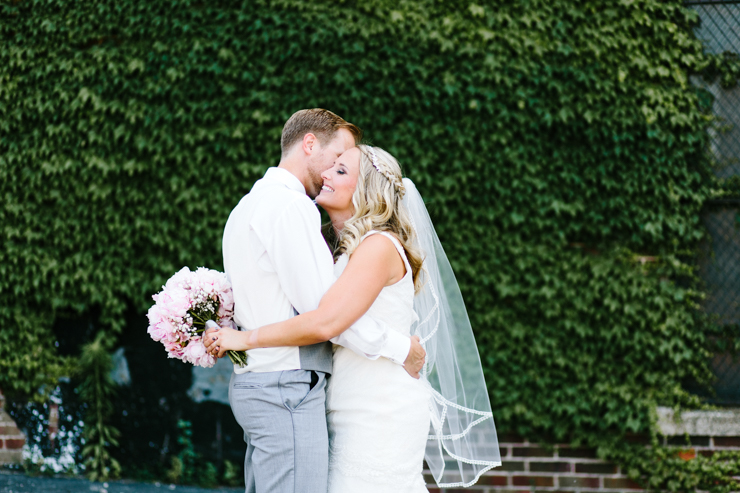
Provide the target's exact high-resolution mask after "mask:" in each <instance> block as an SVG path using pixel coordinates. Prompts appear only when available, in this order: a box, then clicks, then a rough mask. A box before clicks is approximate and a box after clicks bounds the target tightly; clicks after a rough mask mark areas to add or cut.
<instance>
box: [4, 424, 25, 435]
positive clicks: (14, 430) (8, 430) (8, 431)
mask: <svg viewBox="0 0 740 493" xmlns="http://www.w3.org/2000/svg"><path fill="white" fill-rule="evenodd" d="M20 433H21V432H20V431H19V430H18V427H17V426H12V425H11V426H8V425H4V426H0V435H20Z"/></svg>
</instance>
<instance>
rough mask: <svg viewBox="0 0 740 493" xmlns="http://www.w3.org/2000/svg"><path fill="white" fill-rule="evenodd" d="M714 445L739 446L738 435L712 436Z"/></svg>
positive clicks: (739, 438)
mask: <svg viewBox="0 0 740 493" xmlns="http://www.w3.org/2000/svg"><path fill="white" fill-rule="evenodd" d="M714 446H715V447H740V437H714Z"/></svg>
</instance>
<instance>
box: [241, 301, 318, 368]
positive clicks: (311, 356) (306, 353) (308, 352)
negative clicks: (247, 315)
mask: <svg viewBox="0 0 740 493" xmlns="http://www.w3.org/2000/svg"><path fill="white" fill-rule="evenodd" d="M293 314H294V315H293V316H295V315H298V312H297V311H296V309H295V308H293ZM238 329H239V330H244V329H242V328H241V327H238ZM298 355H299V357H300V359H301V370H313V371H321V372H324V373H326V374H331V370H332V365H331V363H332V355H333V352H332V348H331V342H329V341H326V342H319V343H317V344H311V345H310V346H300V347H299V348H298Z"/></svg>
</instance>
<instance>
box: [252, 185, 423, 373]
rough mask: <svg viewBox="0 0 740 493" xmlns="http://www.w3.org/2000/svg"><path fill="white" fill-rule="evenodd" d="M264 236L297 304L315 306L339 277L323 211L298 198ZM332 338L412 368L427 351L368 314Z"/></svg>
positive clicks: (300, 310)
mask: <svg viewBox="0 0 740 493" xmlns="http://www.w3.org/2000/svg"><path fill="white" fill-rule="evenodd" d="M257 233H258V235H259V234H260V233H261V232H260V231H257ZM264 236H265V237H269V238H270V241H269V242H267V243H265V246H266V248H267V250H268V255H269V256H270V258H271V259H272V260H273V266H274V268H275V270H276V272H277V275H278V278H279V279H280V284H281V286H282V287H283V290H284V291H285V294H286V296H287V297H288V299H289V300H290V302H291V303H292V304H293V307H294V308H295V309H296V311H297V312H298V313H306V312H308V311H311V310H315V309H316V308H317V307H318V306H319V303H320V301H321V298H322V296H323V295H324V293H326V292H327V291H328V290H329V288H330V287H331V286H332V284H334V281H335V278H334V261H333V259H332V255H331V252H330V251H329V249H328V247H327V246H326V242H325V241H324V238H323V236H322V235H321V215H320V214H319V211H318V210H317V209H316V208H315V206H314V205H313V204H311V203H310V202H308V201H304V200H300V199H297V200H295V201H294V202H293V203H291V204H290V205H289V206H288V207H286V208H285V210H284V211H283V212H282V213H281V215H280V216H279V217H278V220H277V221H276V223H275V224H274V225H271V231H270V233H269V234H265V235H264ZM376 296H377V293H376ZM373 299H374V298H373ZM363 314H364V312H363ZM317 342H318V341H317ZM332 342H334V343H335V344H339V345H342V346H344V347H347V348H348V349H351V350H352V351H354V352H356V353H357V354H360V355H361V356H365V357H366V358H369V359H377V358H378V357H385V358H387V359H389V360H391V361H393V362H395V363H397V364H401V365H402V364H404V363H405V362H407V360H409V361H408V363H409V364H411V365H412V366H411V369H412V371H413V368H414V367H415V366H418V360H419V358H420V356H421V355H422V354H425V353H424V350H423V348H421V346H420V345H419V344H418V342H417V341H412V340H411V339H410V338H409V337H406V336H404V335H402V334H400V333H398V332H396V331H395V330H393V329H391V328H390V327H388V326H386V325H385V324H383V323H381V322H378V321H377V320H375V319H373V318H371V317H368V316H365V315H363V316H362V317H361V318H359V319H358V320H356V321H355V322H354V323H353V324H352V325H351V326H350V327H349V329H347V330H346V331H344V332H343V333H341V334H340V335H339V336H337V337H334V338H333V339H332Z"/></svg>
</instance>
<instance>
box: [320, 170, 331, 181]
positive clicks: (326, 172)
mask: <svg viewBox="0 0 740 493" xmlns="http://www.w3.org/2000/svg"><path fill="white" fill-rule="evenodd" d="M330 169H331V168H329V169H328V170H326V171H324V172H323V173H321V179H322V180H328V179H329V170H330Z"/></svg>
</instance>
